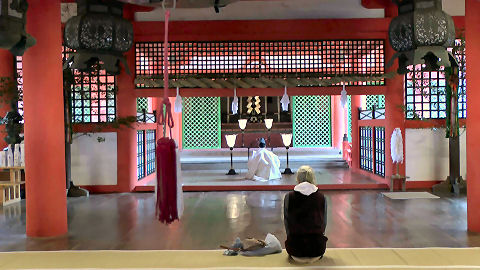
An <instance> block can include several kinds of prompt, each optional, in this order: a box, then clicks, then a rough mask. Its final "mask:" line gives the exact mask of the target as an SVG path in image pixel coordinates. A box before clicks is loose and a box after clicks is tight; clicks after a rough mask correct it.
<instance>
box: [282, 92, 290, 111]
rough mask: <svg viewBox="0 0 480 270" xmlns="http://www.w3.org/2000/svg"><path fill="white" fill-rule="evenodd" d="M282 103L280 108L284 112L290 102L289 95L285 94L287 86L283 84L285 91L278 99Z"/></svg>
mask: <svg viewBox="0 0 480 270" xmlns="http://www.w3.org/2000/svg"><path fill="white" fill-rule="evenodd" d="M280 103H281V104H282V110H283V111H284V112H286V111H288V104H290V97H289V96H288V95H287V87H286V86H285V93H284V94H283V97H282V99H281V100H280Z"/></svg>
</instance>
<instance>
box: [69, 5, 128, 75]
mask: <svg viewBox="0 0 480 270" xmlns="http://www.w3.org/2000/svg"><path fill="white" fill-rule="evenodd" d="M64 40H65V45H66V46H67V47H69V48H71V49H74V50H75V53H73V54H72V55H71V56H70V57H69V59H68V60H67V61H66V63H65V64H66V65H68V64H70V62H72V64H71V68H74V69H78V70H81V71H88V70H89V69H90V68H91V67H92V66H93V65H95V64H97V63H100V64H101V65H102V66H103V68H104V69H105V70H106V71H107V72H108V73H110V74H114V75H115V74H119V73H120V62H122V63H123V66H124V67H125V69H126V70H127V73H128V72H129V71H128V65H127V63H126V60H125V57H124V56H123V53H125V52H127V51H128V50H130V48H131V47H132V44H133V26H132V24H131V23H130V22H129V21H128V20H126V19H124V18H123V5H122V4H121V3H119V2H116V1H100V0H78V1H77V16H75V17H72V18H70V19H69V20H68V21H67V23H66V24H65V32H64Z"/></svg>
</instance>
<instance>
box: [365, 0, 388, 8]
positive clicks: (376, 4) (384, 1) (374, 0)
mask: <svg viewBox="0 0 480 270" xmlns="http://www.w3.org/2000/svg"><path fill="white" fill-rule="evenodd" d="M391 3H392V1H390V0H362V6H363V7H364V8H368V9H383V8H386V7H387V6H388V5H390V4H391Z"/></svg>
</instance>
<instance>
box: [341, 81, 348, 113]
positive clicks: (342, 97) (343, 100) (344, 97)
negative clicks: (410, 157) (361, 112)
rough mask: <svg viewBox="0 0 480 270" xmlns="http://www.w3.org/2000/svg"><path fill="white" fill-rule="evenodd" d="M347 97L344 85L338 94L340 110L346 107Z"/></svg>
mask: <svg viewBox="0 0 480 270" xmlns="http://www.w3.org/2000/svg"><path fill="white" fill-rule="evenodd" d="M347 101H348V97H347V90H345V84H344V85H343V89H342V92H340V105H341V106H342V108H345V105H347Z"/></svg>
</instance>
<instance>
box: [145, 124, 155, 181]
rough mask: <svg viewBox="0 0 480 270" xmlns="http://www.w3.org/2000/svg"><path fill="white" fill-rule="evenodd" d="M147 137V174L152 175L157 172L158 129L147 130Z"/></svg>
mask: <svg viewBox="0 0 480 270" xmlns="http://www.w3.org/2000/svg"><path fill="white" fill-rule="evenodd" d="M145 139H146V145H145V148H146V160H147V162H146V164H147V175H150V174H152V173H154V172H155V161H156V156H155V145H156V144H155V143H156V131H155V130H154V129H151V130H146V131H145Z"/></svg>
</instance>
